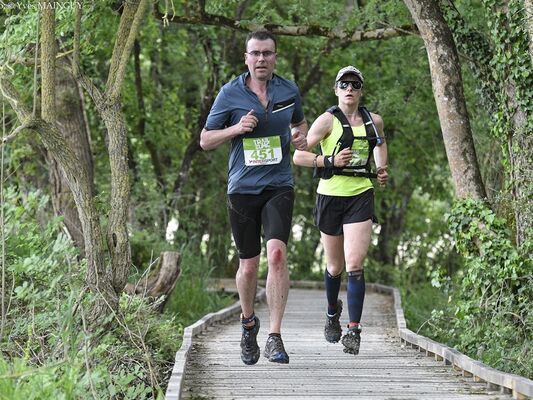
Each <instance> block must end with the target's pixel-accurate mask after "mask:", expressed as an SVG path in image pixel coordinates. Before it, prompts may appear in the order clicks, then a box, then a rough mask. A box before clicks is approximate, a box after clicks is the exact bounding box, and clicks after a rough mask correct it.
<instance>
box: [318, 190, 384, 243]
mask: <svg viewBox="0 0 533 400" xmlns="http://www.w3.org/2000/svg"><path fill="white" fill-rule="evenodd" d="M314 216H315V224H316V226H318V228H319V229H320V231H321V232H324V233H325V234H327V235H332V236H339V235H342V234H343V230H342V226H343V225H344V224H353V223H355V222H363V221H366V220H368V219H371V220H372V221H373V222H377V219H376V217H375V216H374V190H373V189H369V190H367V191H366V192H363V193H361V194H358V195H357V196H327V195H323V194H317V198H316V204H315V210H314Z"/></svg>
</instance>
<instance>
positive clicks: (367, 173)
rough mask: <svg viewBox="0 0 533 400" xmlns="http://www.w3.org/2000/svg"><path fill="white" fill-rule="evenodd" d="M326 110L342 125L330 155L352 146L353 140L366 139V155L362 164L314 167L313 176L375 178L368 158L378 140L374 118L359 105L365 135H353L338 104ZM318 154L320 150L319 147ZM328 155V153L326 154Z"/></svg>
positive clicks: (325, 177)
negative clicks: (340, 132) (340, 133)
mask: <svg viewBox="0 0 533 400" xmlns="http://www.w3.org/2000/svg"><path fill="white" fill-rule="evenodd" d="M326 111H327V112H329V113H331V114H333V116H335V117H336V118H337V119H338V120H339V122H340V123H341V126H342V135H341V137H340V138H339V140H338V141H337V144H336V145H335V148H334V150H333V154H331V155H332V156H335V155H336V154H338V153H339V152H340V151H341V150H343V149H346V148H350V149H351V148H352V144H353V141H354V140H367V141H368V156H367V158H366V162H365V163H364V164H358V165H349V166H346V167H335V166H333V167H315V169H314V171H313V177H314V178H322V179H330V178H331V177H332V176H333V175H343V176H357V177H363V178H377V174H376V173H374V172H372V170H371V166H370V159H371V157H372V151H373V150H374V147H376V144H377V143H378V141H379V140H380V136H379V134H378V130H377V129H376V125H375V124H374V120H373V119H372V116H371V115H370V112H368V110H367V109H366V107H363V106H360V107H359V108H358V111H359V113H360V114H361V116H362V117H363V124H364V126H365V131H366V136H354V135H353V131H352V126H351V125H350V122H348V119H347V118H346V115H344V113H343V112H342V110H341V109H340V108H339V106H332V107H330V108H328V109H327V110H326ZM320 154H322V150H321V149H320ZM328 156H329V155H328Z"/></svg>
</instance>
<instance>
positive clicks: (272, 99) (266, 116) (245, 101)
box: [205, 72, 304, 194]
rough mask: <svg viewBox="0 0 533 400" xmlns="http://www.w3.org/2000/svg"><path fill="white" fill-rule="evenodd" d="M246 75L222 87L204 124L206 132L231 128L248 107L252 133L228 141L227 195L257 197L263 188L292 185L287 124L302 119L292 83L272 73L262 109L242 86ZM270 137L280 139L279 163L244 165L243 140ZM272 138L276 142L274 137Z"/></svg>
mask: <svg viewBox="0 0 533 400" xmlns="http://www.w3.org/2000/svg"><path fill="white" fill-rule="evenodd" d="M248 75H249V72H246V73H244V74H242V75H239V76H238V77H237V78H235V79H234V80H233V81H231V82H229V83H227V84H225V85H224V86H223V87H222V89H221V90H220V93H219V94H218V96H217V98H216V99H215V102H214V103H213V106H212V107H211V111H210V112H209V116H208V117H207V121H206V124H205V128H206V130H208V131H209V130H218V129H224V128H227V127H229V126H233V125H235V124H237V123H238V122H239V121H240V119H241V117H242V116H244V115H246V114H248V112H249V111H250V110H251V109H252V108H253V109H254V111H255V116H256V117H257V118H258V120H259V122H258V124H257V126H256V127H255V129H254V130H253V131H252V132H249V133H246V134H244V135H239V136H236V137H234V138H233V139H232V140H231V147H230V154H229V162H228V194H232V193H239V194H259V193H261V192H262V191H263V190H264V189H267V188H268V189H270V188H277V187H280V186H294V180H293V178H292V171H291V163H290V159H291V154H290V144H291V132H290V124H291V123H298V122H301V121H302V120H303V119H304V113H303V110H302V101H301V98H300V91H299V90H298V87H297V86H296V84H295V83H294V82H291V81H289V80H287V79H284V78H282V77H280V76H278V75H276V74H274V75H273V77H272V79H271V80H270V81H268V83H267V96H268V106H267V108H266V109H265V107H263V105H262V104H261V102H260V101H259V98H258V97H257V95H256V94H255V93H254V92H252V90H250V88H249V87H248V86H246V83H245V82H246V78H247V77H248ZM272 136H279V138H280V141H279V143H280V144H281V161H280V162H279V163H276V164H270V165H246V164H245V155H244V146H243V139H244V138H246V139H259V138H269V137H272ZM274 139H275V140H276V141H277V138H274ZM267 142H268V139H267ZM276 143H277V142H276Z"/></svg>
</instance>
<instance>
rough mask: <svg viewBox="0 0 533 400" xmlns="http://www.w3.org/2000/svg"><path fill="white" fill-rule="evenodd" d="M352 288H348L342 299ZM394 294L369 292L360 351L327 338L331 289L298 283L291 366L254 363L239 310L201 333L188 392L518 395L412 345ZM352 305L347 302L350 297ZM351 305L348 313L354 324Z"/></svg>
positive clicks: (290, 323) (260, 311)
mask: <svg viewBox="0 0 533 400" xmlns="http://www.w3.org/2000/svg"><path fill="white" fill-rule="evenodd" d="M342 297H345V293H341V298H342ZM392 302H393V299H392V297H391V296H388V295H384V294H379V293H375V292H371V291H369V292H367V296H366V299H365V309H364V313H363V320H362V324H363V327H364V328H363V334H362V342H361V351H360V353H359V355H357V356H353V355H349V354H345V353H344V352H343V351H342V345H341V344H340V343H337V344H330V343H327V342H326V341H325V340H324V336H323V326H324V322H325V320H324V312H325V294H324V292H323V291H320V290H312V289H291V291H290V294H289V302H288V304H287V309H286V312H285V317H284V320H283V326H282V336H283V340H284V343H285V348H286V349H287V352H288V353H289V356H290V363H289V364H288V365H280V364H273V363H270V362H268V361H267V360H266V359H265V358H264V357H263V356H261V358H260V359H259V362H258V363H257V364H256V365H253V366H246V365H244V364H243V363H242V362H241V360H240V356H239V354H240V353H239V352H240V347H239V340H240V326H239V323H238V317H237V316H235V318H233V319H229V320H227V321H226V322H224V323H222V324H218V325H215V326H212V327H209V328H208V329H207V330H206V331H204V332H203V333H201V334H200V335H198V336H197V337H196V338H195V340H194V344H193V346H192V348H191V350H190V354H189V357H188V362H187V364H186V368H185V374H184V380H183V386H182V391H181V398H183V399H217V400H218V399H221V400H222V399H302V400H303V399H439V400H451V399H458V400H459V399H480V400H484V399H511V398H512V397H511V396H509V395H505V394H501V393H500V392H499V391H492V392H491V391H489V390H488V389H487V385H486V384H484V383H476V382H474V381H473V380H472V379H469V378H465V377H463V376H462V375H461V373H460V372H457V371H455V370H454V369H453V368H452V367H451V366H446V365H444V364H443V363H442V362H437V361H435V360H434V359H432V358H428V357H426V356H425V355H424V354H422V353H420V352H419V351H417V350H414V349H411V348H406V347H405V346H404V345H402V344H401V342H400V339H399V337H398V336H397V327H396V318H395V313H394V308H393V304H392ZM345 304H346V302H345ZM256 314H257V315H258V316H259V318H260V319H261V325H262V327H261V331H260V332H259V336H258V342H259V345H260V347H261V348H262V349H263V348H264V344H265V342H266V338H267V335H268V325H269V323H268V310H267V307H266V305H265V304H260V305H258V306H257V308H256ZM347 318H348V317H347V312H346V311H345V313H344V314H343V316H342V317H341V323H342V324H343V326H345V325H346V323H347Z"/></svg>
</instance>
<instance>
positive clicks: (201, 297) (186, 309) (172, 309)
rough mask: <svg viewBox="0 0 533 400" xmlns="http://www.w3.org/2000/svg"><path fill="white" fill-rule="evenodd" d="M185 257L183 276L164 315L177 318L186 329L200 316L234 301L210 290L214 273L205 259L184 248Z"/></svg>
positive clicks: (183, 260) (170, 298)
mask: <svg viewBox="0 0 533 400" xmlns="http://www.w3.org/2000/svg"><path fill="white" fill-rule="evenodd" d="M182 257H183V258H182V261H181V265H182V270H181V275H180V278H179V280H178V282H177V284H176V288H175V289H174V291H173V292H172V294H171V295H170V297H169V299H168V303H167V305H166V306H165V313H168V314H171V315H175V317H176V318H177V319H178V320H179V321H181V322H182V323H183V326H187V325H190V324H191V323H193V322H194V321H196V320H197V319H198V317H199V316H202V315H205V314H208V313H210V312H214V311H218V310H220V309H222V308H224V307H227V306H229V305H231V304H232V303H233V302H234V300H233V299H232V298H231V297H228V296H225V295H223V294H222V295H220V294H218V293H215V292H211V291H210V290H209V278H210V277H211V272H212V271H210V270H209V269H208V265H207V263H206V262H205V259H202V257H198V255H197V254H194V253H192V252H190V251H189V250H188V249H184V252H183V256H182Z"/></svg>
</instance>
